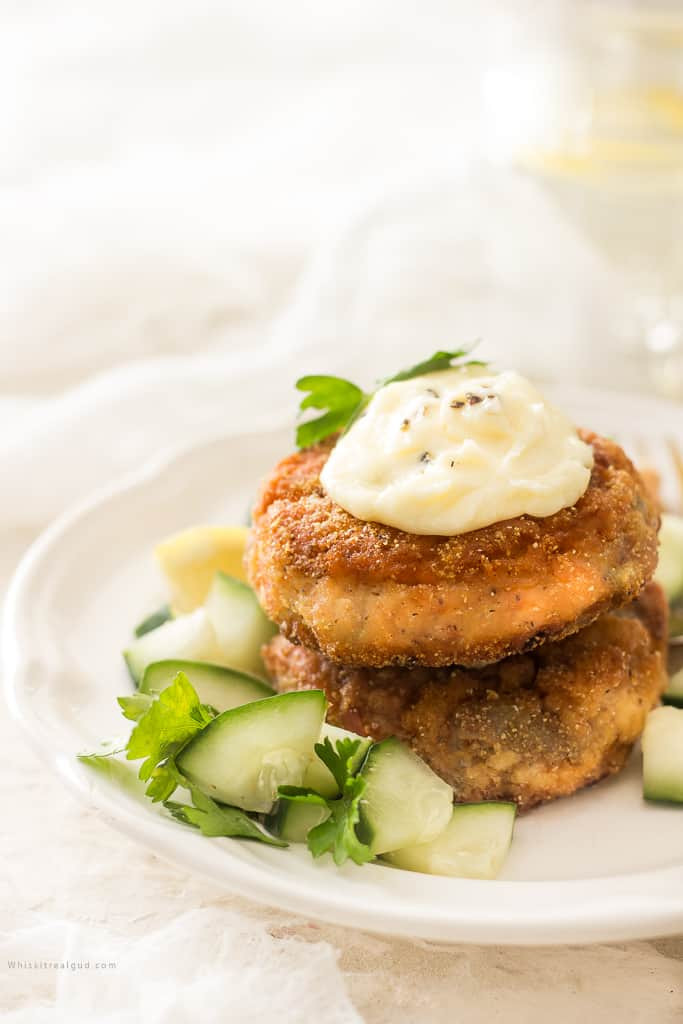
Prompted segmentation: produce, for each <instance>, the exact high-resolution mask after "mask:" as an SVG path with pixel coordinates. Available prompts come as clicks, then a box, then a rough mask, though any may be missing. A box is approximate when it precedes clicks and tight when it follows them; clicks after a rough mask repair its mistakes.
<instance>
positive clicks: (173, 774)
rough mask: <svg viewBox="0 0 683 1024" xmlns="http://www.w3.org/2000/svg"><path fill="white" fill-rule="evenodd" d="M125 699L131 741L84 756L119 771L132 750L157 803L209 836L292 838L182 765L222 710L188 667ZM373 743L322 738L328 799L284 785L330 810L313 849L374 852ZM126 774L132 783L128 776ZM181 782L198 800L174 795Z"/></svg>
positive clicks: (339, 860) (283, 795)
mask: <svg viewBox="0 0 683 1024" xmlns="http://www.w3.org/2000/svg"><path fill="white" fill-rule="evenodd" d="M118 703H119V706H120V708H121V711H122V713H123V716H124V717H125V718H127V719H128V720H129V721H132V722H134V723H135V726H134V728H133V730H132V732H131V734H130V737H129V738H128V741H127V742H125V741H123V740H117V741H111V742H110V743H107V744H102V745H101V746H100V748H99V750H98V751H96V752H94V753H91V754H82V755H80V759H81V760H82V761H83V762H85V763H86V764H89V765H91V766H92V767H94V768H103V767H104V766H105V765H106V764H109V765H110V766H111V767H112V768H113V767H117V768H118V769H119V770H118V771H116V772H114V771H112V772H110V773H109V774H111V775H112V777H118V776H119V775H122V774H125V773H124V772H123V769H124V767H125V766H124V764H123V763H122V762H120V761H119V762H111V761H109V760H108V759H110V758H111V757H112V755H117V754H122V753H125V755H126V758H127V760H129V761H142V765H141V766H140V769H139V771H138V778H139V779H141V780H142V781H143V782H145V783H146V784H147V785H146V789H145V795H146V796H148V797H149V798H150V799H151V800H153V801H154V802H155V803H157V802H163V804H164V807H165V808H166V809H167V810H168V811H169V812H170V813H171V815H172V816H173V817H174V818H175V819H176V820H177V821H179V822H181V823H182V824H184V825H188V826H190V827H192V828H196V829H198V830H199V831H200V832H201V833H202V834H203V835H205V836H241V837H243V838H248V839H256V840H258V841H259V842H262V843H266V844H268V845H270V846H286V845H287V843H285V842H283V840H281V839H278V838H277V837H276V836H273V835H271V834H270V833H269V832H267V831H266V829H265V828H264V827H263V826H262V824H261V822H260V820H257V819H255V817H254V816H253V815H250V814H248V813H247V812H246V811H243V810H241V809H240V808H239V807H230V806H228V805H227V804H222V803H219V802H218V801H216V800H213V799H212V798H211V797H209V796H207V795H206V794H205V793H203V792H202V791H201V790H200V789H198V788H197V787H196V786H195V785H194V784H193V783H192V782H190V780H189V779H187V778H186V777H185V776H184V775H183V774H182V772H181V771H180V770H179V768H178V765H177V763H176V758H177V756H178V754H180V752H181V751H182V750H183V748H184V747H185V746H187V744H188V743H190V741H191V740H193V739H194V737H195V736H197V734H198V733H200V732H201V731H202V729H205V728H206V726H207V725H209V723H210V722H212V721H213V719H214V718H215V717H216V715H217V714H218V712H217V711H216V710H215V709H214V708H212V707H211V706H210V705H208V704H203V703H202V702H201V701H200V699H199V696H198V695H197V692H196V691H195V689H194V687H193V686H192V684H191V683H190V681H189V679H188V678H187V676H186V675H185V673H184V672H178V674H177V675H176V676H175V678H174V680H173V682H172V683H171V684H170V685H169V686H167V687H166V688H165V689H164V690H162V691H161V693H160V694H159V695H158V696H155V695H152V694H145V693H136V694H133V695H132V696H128V697H119V698H118ZM366 745H367V742H366V741H363V740H360V739H350V738H347V737H344V738H343V739H340V740H337V742H336V744H335V745H333V744H332V743H331V742H330V740H329V739H328V738H327V737H326V738H325V741H324V742H323V743H316V745H315V753H316V755H317V756H318V757H319V758H320V760H321V761H322V762H323V764H324V765H326V767H327V768H328V769H329V771H330V773H331V774H332V777H333V778H334V780H335V782H336V784H337V790H338V792H337V796H336V797H335V798H333V799H327V798H325V797H323V796H321V795H320V794H319V793H316V792H315V791H314V790H312V789H305V788H302V787H296V786H280V789H279V790H278V796H279V798H280V799H281V800H291V801H295V802H298V803H309V804H315V805H317V806H319V807H322V808H324V809H325V810H326V811H327V816H326V819H325V820H324V821H323V822H321V824H319V825H317V826H316V827H315V828H313V829H311V831H310V832H309V833H308V848H309V850H310V851H311V853H312V854H313V856H314V857H321V856H322V855H323V854H325V853H328V852H329V853H331V854H332V857H333V858H334V861H335V863H336V864H343V863H344V862H345V861H346V860H352V861H355V863H356V864H364V863H365V862H366V861H369V860H373V854H372V853H371V851H370V848H369V847H368V846H366V845H365V844H364V843H362V842H361V841H360V840H359V838H358V835H357V833H356V826H357V825H358V823H359V821H360V804H361V800H362V797H363V794H364V792H365V786H366V783H365V779H364V778H363V776H362V775H360V774H359V768H360V764H361V761H362V757H361V756H360V751H361V746H363V747H365V746H366ZM119 781H121V780H119ZM123 781H125V783H126V784H129V783H128V780H123ZM178 789H181V790H185V791H187V792H188V793H189V796H190V800H191V803H182V802H179V801H177V800H172V799H171V797H173V796H174V794H175V793H176V790H178Z"/></svg>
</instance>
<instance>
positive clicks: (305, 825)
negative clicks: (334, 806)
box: [272, 800, 330, 843]
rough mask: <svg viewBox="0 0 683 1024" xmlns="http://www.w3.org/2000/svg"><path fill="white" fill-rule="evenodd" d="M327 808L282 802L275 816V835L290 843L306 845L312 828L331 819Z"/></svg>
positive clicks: (294, 802)
mask: <svg viewBox="0 0 683 1024" xmlns="http://www.w3.org/2000/svg"><path fill="white" fill-rule="evenodd" d="M329 816H330V812H329V810H328V809H327V808H326V807H319V806H316V804H299V803H296V801H294V800H280V803H279V805H278V809H277V811H276V813H275V814H274V815H273V820H272V826H273V832H274V833H275V835H277V836H280V838H281V839H286V840H287V842H288V843H305V842H306V837H307V836H308V833H309V832H310V831H311V829H312V828H315V826H316V825H320V823H321V822H323V821H325V819H326V818H329Z"/></svg>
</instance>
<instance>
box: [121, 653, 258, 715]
mask: <svg viewBox="0 0 683 1024" xmlns="http://www.w3.org/2000/svg"><path fill="white" fill-rule="evenodd" d="M178 672H184V673H185V675H186V676H187V678H188V679H189V680H190V682H191V683H192V685H193V686H194V688H195V690H196V691H197V693H198V695H199V699H200V700H201V702H202V703H203V704H210V705H211V707H212V708H215V709H216V711H218V712H219V713H220V712H221V711H229V710H230V709H231V708H237V707H239V706H240V705H241V704H249V703H250V702H251V701H254V700H263V699H264V697H272V696H273V691H272V690H271V688H270V687H269V686H268V685H267V684H266V683H264V682H263V681H262V680H261V679H256V677H255V676H248V675H245V673H244V672H235V670H234V669H232V668H224V667H223V666H222V665H209V664H207V663H206V662H202V661H181V660H179V659H168V660H165V661H154V662H152V664H151V665H148V666H147V668H146V669H145V671H144V673H143V676H142V679H141V680H140V692H141V693H161V691H162V690H165V689H166V687H167V686H170V685H171V683H172V682H173V680H174V679H175V677H176V675H177V674H178Z"/></svg>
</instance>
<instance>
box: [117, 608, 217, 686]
mask: <svg viewBox="0 0 683 1024" xmlns="http://www.w3.org/2000/svg"><path fill="white" fill-rule="evenodd" d="M123 657H124V658H125V660H126V664H127V665H128V671H129V672H130V674H131V676H132V677H133V680H134V681H135V682H136V683H137V682H139V681H140V678H141V676H142V673H143V672H144V670H145V669H146V668H147V666H148V665H149V664H151V662H153V661H161V660H162V659H165V658H190V659H192V660H193V661H195V660H196V661H213V662H217V663H219V664H225V660H226V659H225V657H224V656H223V654H222V652H221V650H220V648H219V646H218V643H217V641H216V634H215V633H214V631H213V627H212V625H211V623H210V622H209V619H208V616H207V614H206V612H205V611H204V609H203V608H198V609H197V611H196V612H192V614H191V615H181V616H179V618H177V619H171V620H170V621H169V622H165V623H164V624H163V626H159V627H158V628H157V629H153V630H152V631H151V633H145V634H144V635H143V636H141V637H138V638H137V639H136V640H133V642H132V643H131V644H130V646H129V647H128V648H127V649H126V650H125V651H124V652H123Z"/></svg>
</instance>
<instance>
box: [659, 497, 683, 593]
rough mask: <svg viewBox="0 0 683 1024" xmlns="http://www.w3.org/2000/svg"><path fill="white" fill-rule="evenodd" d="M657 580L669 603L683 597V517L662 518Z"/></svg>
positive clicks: (668, 516)
mask: <svg viewBox="0 0 683 1024" xmlns="http://www.w3.org/2000/svg"><path fill="white" fill-rule="evenodd" d="M655 579H656V580H657V582H658V583H661V585H662V587H663V588H664V590H665V591H666V596H667V597H668V599H669V601H676V600H677V599H678V598H679V597H682V596H683V516H672V515H663V516H662V526H661V529H660V531H659V564H658V565H657V572H656V573H655Z"/></svg>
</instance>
